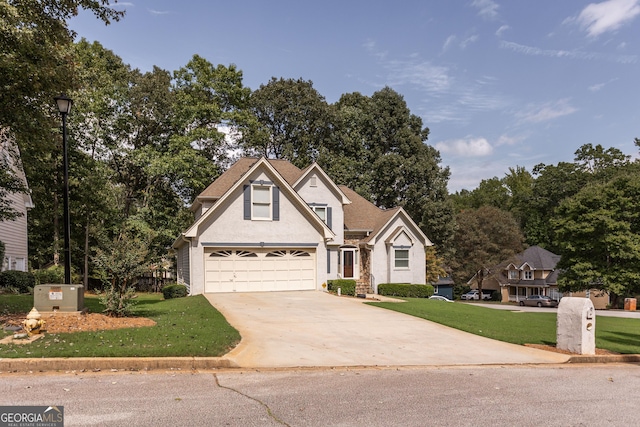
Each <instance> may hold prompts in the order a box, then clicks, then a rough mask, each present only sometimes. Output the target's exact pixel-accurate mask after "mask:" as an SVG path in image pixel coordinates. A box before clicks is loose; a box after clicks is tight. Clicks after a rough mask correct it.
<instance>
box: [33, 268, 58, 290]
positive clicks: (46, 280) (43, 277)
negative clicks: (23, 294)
mask: <svg viewBox="0 0 640 427" xmlns="http://www.w3.org/2000/svg"><path fill="white" fill-rule="evenodd" d="M33 275H34V277H35V279H36V285H47V284H59V283H64V267H63V266H62V265H57V266H53V267H49V268H43V269H41V270H34V271H33Z"/></svg>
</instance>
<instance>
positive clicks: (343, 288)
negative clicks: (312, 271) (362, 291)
mask: <svg viewBox="0 0 640 427" xmlns="http://www.w3.org/2000/svg"><path fill="white" fill-rule="evenodd" d="M338 288H340V293H341V294H342V295H353V296H356V281H355V280H353V279H336V280H328V281H327V289H328V290H329V291H333V292H338Z"/></svg>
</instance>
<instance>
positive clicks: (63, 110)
mask: <svg viewBox="0 0 640 427" xmlns="http://www.w3.org/2000/svg"><path fill="white" fill-rule="evenodd" d="M53 99H54V100H55V101H56V104H57V105H58V110H60V114H61V115H62V158H63V160H62V162H63V164H64V283H65V284H67V285H70V284H71V247H70V243H69V241H70V239H71V221H70V220H69V158H68V157H67V114H69V112H71V106H72V105H73V101H72V100H71V98H69V97H67V96H66V95H64V94H63V95H60V96H56V97H55V98H53Z"/></svg>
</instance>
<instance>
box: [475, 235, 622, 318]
mask: <svg viewBox="0 0 640 427" xmlns="http://www.w3.org/2000/svg"><path fill="white" fill-rule="evenodd" d="M558 261H560V255H556V254H554V253H553V252H550V251H548V250H546V249H543V248H541V247H540V246H531V247H529V248H527V249H526V250H524V251H523V252H520V253H519V254H516V255H514V256H513V257H511V258H510V259H508V260H505V261H503V262H501V263H500V264H498V265H496V266H495V267H493V268H490V269H489V271H488V275H487V278H486V279H485V280H484V281H483V283H482V289H483V290H494V291H497V292H500V293H501V295H502V302H519V301H520V300H522V299H525V298H526V297H528V296H529V295H547V296H549V297H551V298H553V299H555V300H557V301H559V300H560V298H562V297H563V296H574V297H589V298H591V301H592V302H593V305H594V307H595V308H597V309H604V308H606V306H607V305H608V304H609V295H608V294H605V293H602V292H599V291H591V292H589V291H587V292H573V293H570V294H562V293H561V292H560V291H559V290H558V283H557V282H558V273H559V271H558V270H557V269H556V265H557V264H558ZM467 283H468V284H469V285H471V287H472V288H477V284H476V282H475V276H474V278H472V279H471V280H469V282H467Z"/></svg>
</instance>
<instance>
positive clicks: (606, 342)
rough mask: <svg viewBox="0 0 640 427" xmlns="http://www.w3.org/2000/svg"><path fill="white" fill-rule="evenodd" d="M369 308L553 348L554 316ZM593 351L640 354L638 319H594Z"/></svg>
mask: <svg viewBox="0 0 640 427" xmlns="http://www.w3.org/2000/svg"><path fill="white" fill-rule="evenodd" d="M370 304H372V305H377V306H380V307H384V308H387V309H389V310H395V311H399V312H401V313H406V314H410V315H412V316H416V317H421V318H423V319H427V320H430V321H432V322H436V323H440V324H442V325H445V326H449V327H452V328H456V329H460V330H461V331H465V332H469V333H472V334H476V335H481V336H483V337H487V338H492V339H495V340H499V341H505V342H510V343H513V344H543V345H555V344H556V313H531V312H512V311H507V310H494V309H490V308H485V307H481V306H475V305H470V304H460V303H454V304H448V303H443V302H441V301H433V300H429V299H421V298H407V299H406V302H404V303H390V302H380V303H370ZM597 314H598V312H596V316H597ZM596 347H597V348H602V349H606V350H610V351H613V352H616V353H624V354H640V319H624V318H618V317H604V316H597V320H596Z"/></svg>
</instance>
